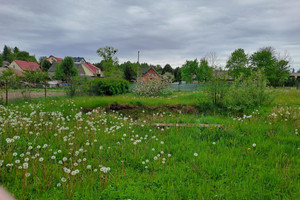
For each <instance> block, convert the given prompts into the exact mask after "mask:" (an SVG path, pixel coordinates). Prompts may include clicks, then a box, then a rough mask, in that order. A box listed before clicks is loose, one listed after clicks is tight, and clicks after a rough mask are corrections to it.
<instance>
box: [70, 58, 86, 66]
mask: <svg viewBox="0 0 300 200" xmlns="http://www.w3.org/2000/svg"><path fill="white" fill-rule="evenodd" d="M73 60H74V63H75V64H80V63H85V62H86V61H85V59H84V58H83V57H73Z"/></svg>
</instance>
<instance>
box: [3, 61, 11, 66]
mask: <svg viewBox="0 0 300 200" xmlns="http://www.w3.org/2000/svg"><path fill="white" fill-rule="evenodd" d="M9 64H10V63H9V62H8V61H3V64H2V67H8V65H9Z"/></svg>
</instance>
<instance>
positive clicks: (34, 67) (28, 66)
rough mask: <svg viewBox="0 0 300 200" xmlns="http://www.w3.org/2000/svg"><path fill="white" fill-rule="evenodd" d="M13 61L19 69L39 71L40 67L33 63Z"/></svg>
mask: <svg viewBox="0 0 300 200" xmlns="http://www.w3.org/2000/svg"><path fill="white" fill-rule="evenodd" d="M14 61H15V62H16V63H17V65H19V67H20V68H21V69H22V70H27V71H37V70H39V69H40V66H39V65H38V64H37V63H35V62H30V61H23V60H14Z"/></svg>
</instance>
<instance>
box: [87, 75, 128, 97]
mask: <svg viewBox="0 0 300 200" xmlns="http://www.w3.org/2000/svg"><path fill="white" fill-rule="evenodd" d="M92 90H93V93H94V94H97V95H117V94H124V93H126V92H128V90H129V82H128V81H126V80H122V79H111V78H107V79H94V80H93V81H92Z"/></svg>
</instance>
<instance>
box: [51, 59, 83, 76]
mask: <svg viewBox="0 0 300 200" xmlns="http://www.w3.org/2000/svg"><path fill="white" fill-rule="evenodd" d="M57 64H58V62H54V63H53V64H52V65H51V67H50V68H49V69H48V73H49V74H50V75H54V72H55V68H56V67H57ZM75 67H76V68H77V70H78V74H79V75H80V76H84V75H85V72H84V69H83V68H82V65H81V64H80V63H75Z"/></svg>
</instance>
